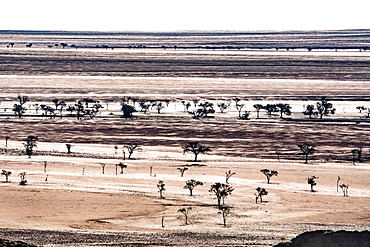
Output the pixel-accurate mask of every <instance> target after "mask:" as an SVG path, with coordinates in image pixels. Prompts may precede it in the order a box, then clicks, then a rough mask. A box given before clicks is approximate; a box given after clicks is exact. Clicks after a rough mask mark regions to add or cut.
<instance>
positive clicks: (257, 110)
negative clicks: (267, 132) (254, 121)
mask: <svg viewBox="0 0 370 247" xmlns="http://www.w3.org/2000/svg"><path fill="white" fill-rule="evenodd" d="M253 107H254V108H255V109H256V114H257V118H260V110H262V109H264V107H263V105H261V104H254V105H253Z"/></svg>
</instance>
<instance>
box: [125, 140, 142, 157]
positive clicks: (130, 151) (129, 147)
mask: <svg viewBox="0 0 370 247" xmlns="http://www.w3.org/2000/svg"><path fill="white" fill-rule="evenodd" d="M123 147H124V148H126V149H127V152H128V157H127V158H128V159H131V155H132V154H133V153H134V151H135V150H136V149H138V148H139V147H140V146H139V144H137V143H129V144H126V145H124V146H123Z"/></svg>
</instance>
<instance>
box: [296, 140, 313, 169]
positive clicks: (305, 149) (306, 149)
mask: <svg viewBox="0 0 370 247" xmlns="http://www.w3.org/2000/svg"><path fill="white" fill-rule="evenodd" d="M298 147H299V148H300V149H301V151H302V153H301V154H303V155H305V162H304V163H305V164H308V155H310V154H314V153H315V151H316V150H315V145H312V144H309V143H304V144H300V145H298Z"/></svg>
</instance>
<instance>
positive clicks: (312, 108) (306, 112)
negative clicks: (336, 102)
mask: <svg viewBox="0 0 370 247" xmlns="http://www.w3.org/2000/svg"><path fill="white" fill-rule="evenodd" d="M303 114H304V115H308V116H309V118H310V119H311V118H312V116H317V115H318V112H317V111H316V110H315V106H314V105H306V109H305V110H304V112H303Z"/></svg>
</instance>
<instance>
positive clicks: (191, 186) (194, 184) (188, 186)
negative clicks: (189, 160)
mask: <svg viewBox="0 0 370 247" xmlns="http://www.w3.org/2000/svg"><path fill="white" fill-rule="evenodd" d="M198 185H200V186H202V185H203V182H201V181H196V180H194V179H191V180H188V181H186V184H185V186H184V189H188V190H189V193H190V196H193V190H194V188H195V187H197V186H198Z"/></svg>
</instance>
